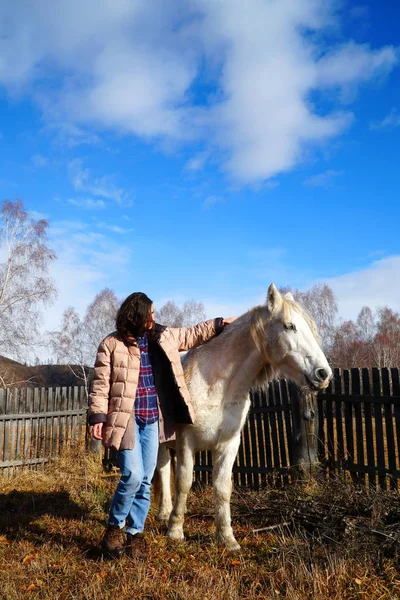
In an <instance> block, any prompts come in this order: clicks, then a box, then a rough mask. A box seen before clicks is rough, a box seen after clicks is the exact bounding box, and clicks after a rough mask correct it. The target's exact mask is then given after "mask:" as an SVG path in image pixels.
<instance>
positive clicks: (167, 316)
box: [155, 300, 206, 327]
mask: <svg viewBox="0 0 400 600" xmlns="http://www.w3.org/2000/svg"><path fill="white" fill-rule="evenodd" d="M205 318H206V315H205V311H204V305H203V303H202V302H196V301H195V300H187V301H186V302H185V303H184V304H183V306H182V308H179V306H177V305H176V304H175V302H173V301H171V300H170V301H168V302H166V303H165V304H163V306H162V307H161V308H160V310H156V311H155V319H156V321H157V322H158V323H161V324H162V325H168V326H169V327H190V326H191V325H196V323H200V321H204V319H205Z"/></svg>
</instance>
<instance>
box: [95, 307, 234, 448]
mask: <svg viewBox="0 0 400 600" xmlns="http://www.w3.org/2000/svg"><path fill="white" fill-rule="evenodd" d="M222 329H223V319H222V318H219V319H211V320H209V321H205V322H203V323H199V324H198V325H195V326H194V327H182V328H172V327H163V326H162V325H158V324H156V325H155V327H154V330H153V331H152V332H151V333H149V334H148V338H149V354H150V358H151V363H152V367H153V373H154V379H155V385H156V389H157V395H158V408H159V431H160V442H164V441H167V440H171V439H173V438H174V437H175V423H189V424H190V423H193V422H194V418H195V415H194V411H193V406H192V402H191V398H190V394H189V391H188V389H187V387H186V383H185V376H184V374H183V369H182V365H181V360H180V356H179V351H181V350H189V349H190V348H195V347H196V346H198V345H200V344H202V343H203V342H205V341H207V340H208V339H210V338H211V337H213V336H214V335H216V334H218V333H220V332H221V331H222ZM139 369H140V349H139V347H138V345H137V343H136V341H135V340H131V342H128V341H127V340H126V339H123V338H122V337H120V336H119V335H118V333H116V332H114V333H111V334H110V335H108V336H107V337H106V338H105V339H104V340H103V341H102V342H101V344H100V345H99V348H98V352H97V357H96V363H95V367H94V375H93V382H92V391H91V394H90V396H89V410H88V422H89V424H90V425H94V424H95V423H104V424H105V425H104V427H103V444H104V446H106V447H113V448H115V449H116V450H118V449H120V447H121V442H122V438H123V437H124V434H125V431H126V429H127V427H128V423H129V422H130V420H131V417H132V414H133V409H134V403H135V397H136V388H137V384H138V379H139ZM131 423H132V420H131ZM129 432H132V435H130V436H129V439H128V440H126V436H125V439H124V444H123V447H124V448H133V447H134V445H135V439H134V427H129Z"/></svg>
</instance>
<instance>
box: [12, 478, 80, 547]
mask: <svg viewBox="0 0 400 600" xmlns="http://www.w3.org/2000/svg"><path fill="white" fill-rule="evenodd" d="M45 515H48V516H50V517H58V518H61V519H71V520H76V519H82V517H84V516H87V511H86V510H84V509H83V508H82V507H81V506H79V505H78V504H76V502H74V501H73V500H71V498H70V496H69V494H68V493H67V492H48V493H44V492H40V493H38V492H20V491H16V490H13V491H12V492H10V493H8V494H0V531H1V533H2V534H6V535H7V537H8V538H9V539H18V538H19V539H20V538H23V537H30V538H32V536H33V537H34V538H35V537H36V538H37V539H38V541H39V540H40V541H42V542H43V539H44V538H48V539H52V540H55V541H58V542H60V543H62V544H64V543H65V541H66V537H64V536H62V535H60V534H59V533H51V532H48V531H46V529H45V528H43V527H42V526H41V525H40V524H38V523H37V520H38V519H39V518H40V517H43V516H45ZM71 537H72V538H73V540H72V541H73V543H75V544H79V545H81V544H82V545H83V544H85V543H86V544H87V540H86V539H84V538H82V537H81V536H77V535H74V536H68V539H71Z"/></svg>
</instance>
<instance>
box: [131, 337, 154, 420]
mask: <svg viewBox="0 0 400 600" xmlns="http://www.w3.org/2000/svg"><path fill="white" fill-rule="evenodd" d="M137 343H138V346H139V348H140V371H139V380H138V386H137V390H136V399H135V417H136V420H137V421H139V422H140V423H146V424H149V423H154V422H155V421H157V420H158V406H157V391H156V388H155V385H154V377H153V369H152V367H151V363H150V357H149V347H148V341H147V335H146V334H144V336H142V337H141V336H138V338H137Z"/></svg>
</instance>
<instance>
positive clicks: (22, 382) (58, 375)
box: [0, 356, 92, 387]
mask: <svg viewBox="0 0 400 600" xmlns="http://www.w3.org/2000/svg"><path fill="white" fill-rule="evenodd" d="M76 370H77V369H76ZM91 371H92V369H91V368H89V367H88V368H87V373H88V374H90V372H91ZM0 375H1V377H2V378H3V379H4V381H5V383H6V385H15V387H22V386H31V387H48V386H72V385H82V383H83V382H82V380H80V379H78V378H77V377H76V376H75V375H74V374H73V372H72V370H71V369H70V367H69V365H37V366H33V367H28V366H25V365H23V364H21V363H19V362H16V361H15V360H11V359H10V358H6V357H5V356H0Z"/></svg>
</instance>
